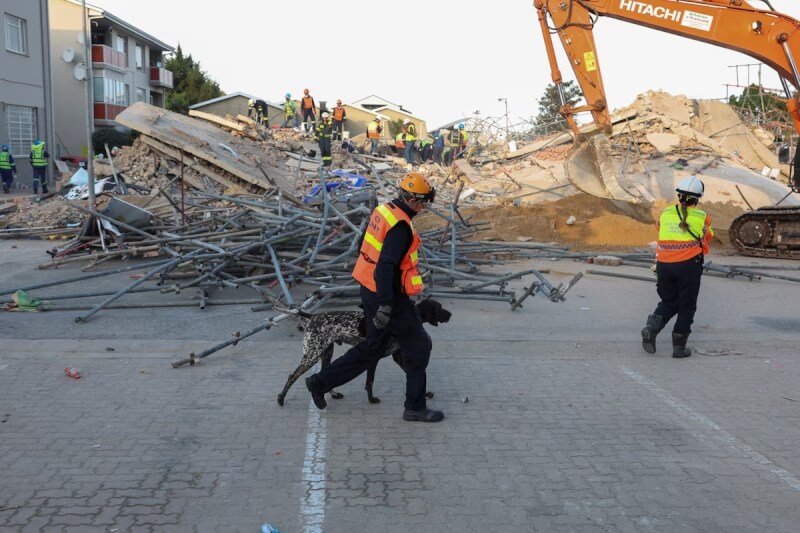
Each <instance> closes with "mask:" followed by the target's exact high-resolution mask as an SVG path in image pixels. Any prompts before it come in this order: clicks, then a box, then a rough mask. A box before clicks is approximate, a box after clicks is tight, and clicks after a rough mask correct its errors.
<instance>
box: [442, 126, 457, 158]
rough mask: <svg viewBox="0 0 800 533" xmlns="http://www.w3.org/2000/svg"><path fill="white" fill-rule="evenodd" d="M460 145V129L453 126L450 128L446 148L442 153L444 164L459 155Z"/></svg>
mask: <svg viewBox="0 0 800 533" xmlns="http://www.w3.org/2000/svg"><path fill="white" fill-rule="evenodd" d="M460 147H461V131H460V130H459V129H458V126H453V129H451V130H450V139H448V143H447V149H446V150H445V153H444V162H445V164H446V165H450V164H452V163H453V161H455V159H456V158H457V157H458V156H459V150H460Z"/></svg>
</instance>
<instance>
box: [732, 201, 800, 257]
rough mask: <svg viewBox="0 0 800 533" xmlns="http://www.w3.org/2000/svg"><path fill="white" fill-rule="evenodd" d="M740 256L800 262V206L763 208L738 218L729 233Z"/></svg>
mask: <svg viewBox="0 0 800 533" xmlns="http://www.w3.org/2000/svg"><path fill="white" fill-rule="evenodd" d="M728 232H729V238H730V241H731V244H733V245H734V246H735V247H736V249H737V250H739V253H741V254H742V255H749V256H753V257H774V258H776V259H800V207H761V208H759V209H756V210H755V211H748V212H747V213H745V214H743V215H741V216H739V217H737V218H735V219H734V221H733V222H731V227H730V229H729V230H728Z"/></svg>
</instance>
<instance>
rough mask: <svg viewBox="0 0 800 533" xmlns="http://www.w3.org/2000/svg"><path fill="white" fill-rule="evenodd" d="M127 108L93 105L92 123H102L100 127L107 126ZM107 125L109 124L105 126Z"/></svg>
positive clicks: (96, 103)
mask: <svg viewBox="0 0 800 533" xmlns="http://www.w3.org/2000/svg"><path fill="white" fill-rule="evenodd" d="M126 108H127V106H124V105H114V104H104V103H102V102H95V103H94V121H95V122H99V123H102V124H101V125H109V124H110V123H113V122H114V119H115V118H117V115H119V114H120V113H122V112H123V111H125V109H126ZM106 123H109V124H106Z"/></svg>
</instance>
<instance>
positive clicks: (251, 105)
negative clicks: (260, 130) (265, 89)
mask: <svg viewBox="0 0 800 533" xmlns="http://www.w3.org/2000/svg"><path fill="white" fill-rule="evenodd" d="M268 113H269V110H268V109H267V103H266V102H265V101H264V100H256V99H255V98H251V99H250V100H248V101H247V118H252V119H253V120H255V121H256V124H261V125H264V126H266V127H268V128H269V115H268Z"/></svg>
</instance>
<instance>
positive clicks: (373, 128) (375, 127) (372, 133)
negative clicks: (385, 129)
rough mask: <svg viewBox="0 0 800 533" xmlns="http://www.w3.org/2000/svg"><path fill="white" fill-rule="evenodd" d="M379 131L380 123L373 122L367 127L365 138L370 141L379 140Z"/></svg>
mask: <svg viewBox="0 0 800 533" xmlns="http://www.w3.org/2000/svg"><path fill="white" fill-rule="evenodd" d="M381 129H382V128H381V125H380V123H379V122H375V121H374V120H373V121H372V122H370V123H369V124H368V125H367V137H368V138H370V139H380V138H381Z"/></svg>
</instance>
